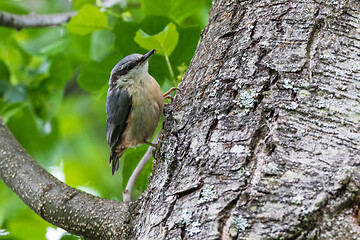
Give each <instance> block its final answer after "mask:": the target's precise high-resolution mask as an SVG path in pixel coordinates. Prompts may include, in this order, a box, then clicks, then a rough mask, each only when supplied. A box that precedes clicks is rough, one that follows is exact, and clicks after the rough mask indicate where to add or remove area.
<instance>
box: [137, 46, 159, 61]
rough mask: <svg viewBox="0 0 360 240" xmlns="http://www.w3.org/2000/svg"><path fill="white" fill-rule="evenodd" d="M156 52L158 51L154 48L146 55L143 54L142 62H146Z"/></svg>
mask: <svg viewBox="0 0 360 240" xmlns="http://www.w3.org/2000/svg"><path fill="white" fill-rule="evenodd" d="M155 52H156V50H155V49H153V50H151V51H150V52H148V53H147V54H145V55H144V56H142V59H141V63H144V62H146V61H147V60H148V59H149V58H150V57H151V56H152V55H153V54H154V53H155Z"/></svg>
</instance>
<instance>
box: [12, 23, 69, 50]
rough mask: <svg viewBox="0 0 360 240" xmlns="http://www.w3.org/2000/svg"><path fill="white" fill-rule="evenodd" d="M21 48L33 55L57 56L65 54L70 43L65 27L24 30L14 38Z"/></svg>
mask: <svg viewBox="0 0 360 240" xmlns="http://www.w3.org/2000/svg"><path fill="white" fill-rule="evenodd" d="M14 38H15V39H16V41H17V43H18V44H19V46H20V47H21V48H22V49H23V50H24V51H26V52H27V53H29V54H31V55H55V54H58V53H61V52H63V51H64V50H65V49H66V48H67V47H68V44H69V42H70V34H69V32H68V31H67V29H65V28H64V27H54V28H37V29H34V28H31V29H24V30H22V31H20V32H18V33H17V34H15V37H14Z"/></svg>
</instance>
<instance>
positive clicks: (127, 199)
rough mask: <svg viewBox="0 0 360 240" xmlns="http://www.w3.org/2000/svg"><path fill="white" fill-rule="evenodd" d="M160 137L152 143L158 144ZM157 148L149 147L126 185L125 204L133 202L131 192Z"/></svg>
mask: <svg viewBox="0 0 360 240" xmlns="http://www.w3.org/2000/svg"><path fill="white" fill-rule="evenodd" d="M159 135H160V132H159V133H158V134H157V135H156V136H155V137H154V140H153V141H152V143H153V144H157V142H158V141H159ZM154 149H155V148H154V147H152V146H149V148H148V150H147V151H146V153H145V154H144V156H143V157H142V158H141V160H140V162H139V164H138V165H137V166H136V168H135V170H134V172H133V173H132V174H131V176H130V178H129V181H128V183H127V185H126V188H125V190H124V192H123V201H124V202H131V192H132V190H133V188H134V185H135V182H136V179H137V178H138V176H139V174H140V173H141V171H142V170H143V168H144V167H145V165H146V163H147V162H148V161H149V159H150V158H151V156H152V151H153V150H154Z"/></svg>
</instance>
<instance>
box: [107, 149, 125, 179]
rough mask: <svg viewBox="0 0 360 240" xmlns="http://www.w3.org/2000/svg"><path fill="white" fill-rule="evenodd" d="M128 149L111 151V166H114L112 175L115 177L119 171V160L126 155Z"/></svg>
mask: <svg viewBox="0 0 360 240" xmlns="http://www.w3.org/2000/svg"><path fill="white" fill-rule="evenodd" d="M126 149H127V148H121V149H117V150H112V151H111V153H110V158H109V165H111V164H112V175H114V174H115V172H116V171H117V170H119V159H120V158H121V156H122V155H123V154H124V152H125V150H126Z"/></svg>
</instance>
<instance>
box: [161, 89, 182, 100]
mask: <svg viewBox="0 0 360 240" xmlns="http://www.w3.org/2000/svg"><path fill="white" fill-rule="evenodd" d="M173 91H179V92H181V90H180V89H179V88H177V87H172V88H170V90H169V91H167V92H166V93H164V95H163V98H167V97H168V96H169V94H170V93H172V92H173Z"/></svg>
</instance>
